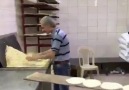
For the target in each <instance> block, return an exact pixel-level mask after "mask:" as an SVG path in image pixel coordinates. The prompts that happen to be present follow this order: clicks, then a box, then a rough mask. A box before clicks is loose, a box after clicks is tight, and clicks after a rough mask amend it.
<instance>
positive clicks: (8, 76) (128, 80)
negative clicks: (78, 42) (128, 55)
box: [0, 71, 129, 90]
mask: <svg viewBox="0 0 129 90" xmlns="http://www.w3.org/2000/svg"><path fill="white" fill-rule="evenodd" d="M34 72H36V71H0V90H35V88H36V86H37V85H38V83H37V82H32V81H26V80H23V79H24V78H25V77H26V76H27V75H29V74H32V73H34ZM40 72H41V71H40ZM42 72H43V71H42ZM95 79H99V80H101V81H113V82H118V83H121V84H122V85H127V84H129V74H126V75H109V76H106V75H100V76H95ZM84 89H85V90H91V89H86V88H79V87H70V90H84Z"/></svg>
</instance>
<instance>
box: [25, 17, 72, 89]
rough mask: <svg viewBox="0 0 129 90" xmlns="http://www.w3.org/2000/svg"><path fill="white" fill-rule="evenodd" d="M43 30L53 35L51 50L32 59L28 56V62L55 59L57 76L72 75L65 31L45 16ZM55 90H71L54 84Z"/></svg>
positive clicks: (41, 21)
mask: <svg viewBox="0 0 129 90" xmlns="http://www.w3.org/2000/svg"><path fill="white" fill-rule="evenodd" d="M40 23H41V28H42V31H43V32H46V33H47V34H50V33H51V35H52V40H51V48H50V49H49V50H47V51H45V52H41V53H38V54H35V55H33V56H32V57H30V56H27V57H26V58H27V59H28V60H38V59H53V60H54V61H53V69H54V73H55V74H56V75H65V76H68V75H69V74H70V64H69V59H70V56H69V54H70V48H69V41H68V38H67V35H66V33H65V32H64V31H62V30H61V29H59V28H57V27H56V23H55V21H54V19H52V18H51V17H48V16H45V17H43V18H42V19H41V20H40ZM54 90H69V87H68V86H65V85H58V84H54Z"/></svg>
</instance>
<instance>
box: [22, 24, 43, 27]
mask: <svg viewBox="0 0 129 90" xmlns="http://www.w3.org/2000/svg"><path fill="white" fill-rule="evenodd" d="M40 26H41V24H24V27H40Z"/></svg>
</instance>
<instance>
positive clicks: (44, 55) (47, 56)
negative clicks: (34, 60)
mask: <svg viewBox="0 0 129 90" xmlns="http://www.w3.org/2000/svg"><path fill="white" fill-rule="evenodd" d="M55 54H56V52H55V51H53V50H52V49H49V50H47V51H45V52H42V53H39V55H38V56H39V57H38V59H53V58H55Z"/></svg>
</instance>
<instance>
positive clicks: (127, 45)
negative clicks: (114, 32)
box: [118, 33, 129, 62]
mask: <svg viewBox="0 0 129 90" xmlns="http://www.w3.org/2000/svg"><path fill="white" fill-rule="evenodd" d="M118 41H119V48H120V52H119V56H120V57H121V58H122V59H124V60H125V61H127V62H129V34H128V33H123V34H121V36H120V38H119V39H118Z"/></svg>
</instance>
